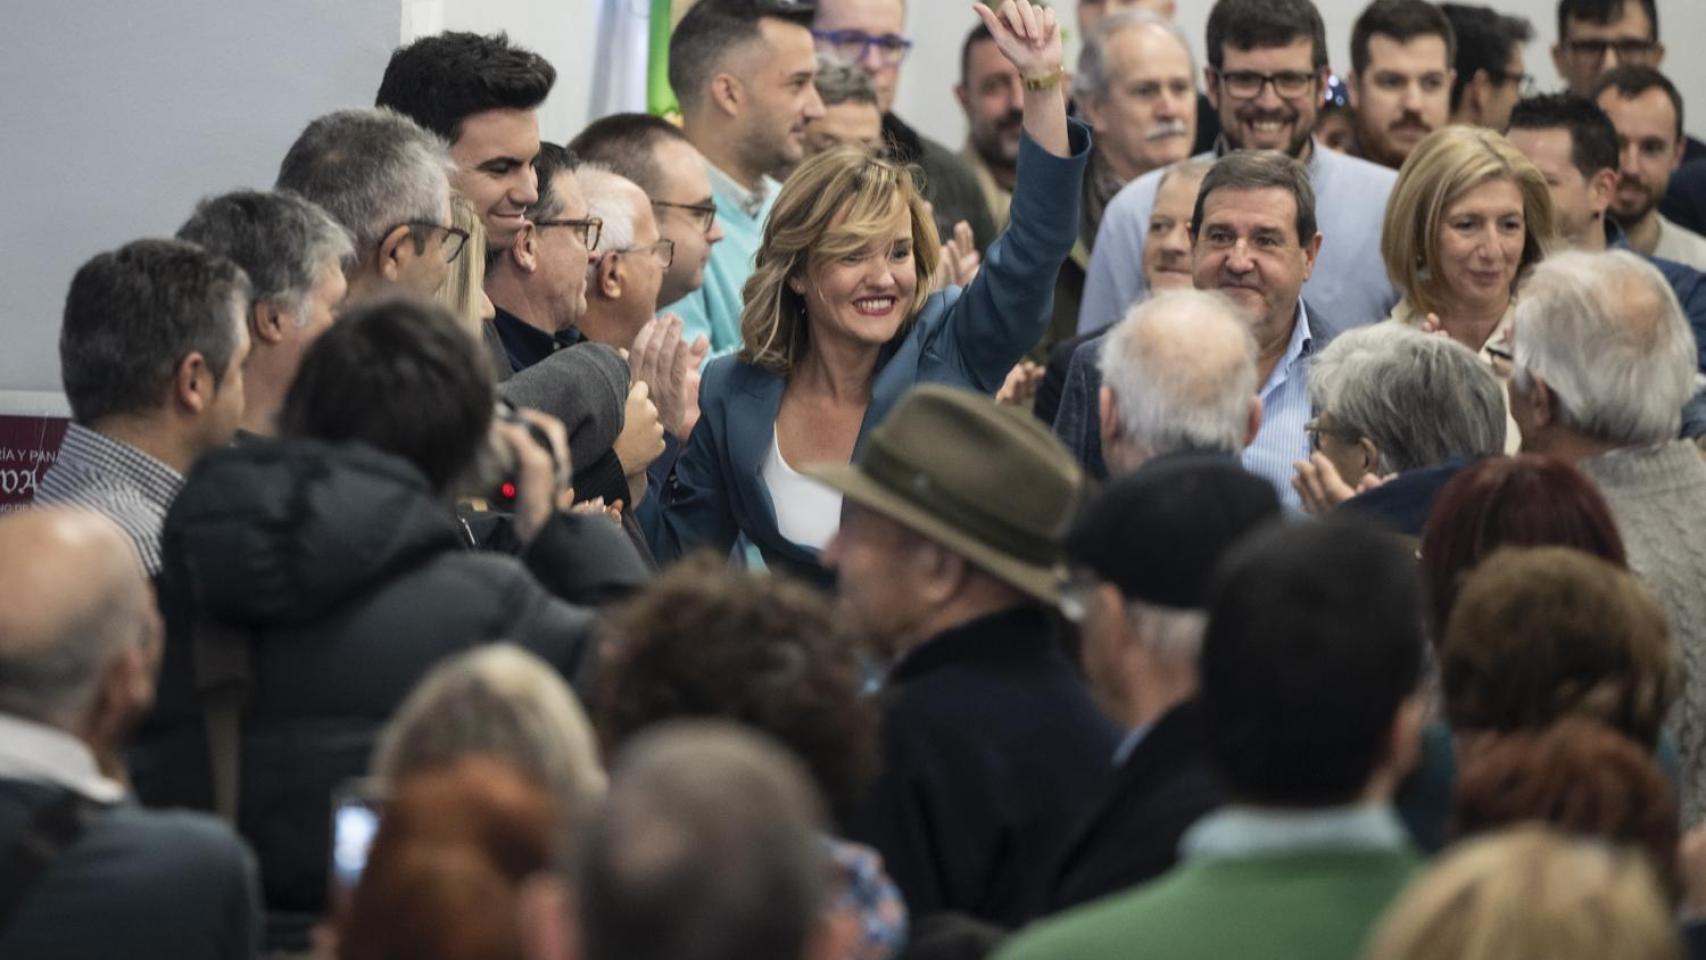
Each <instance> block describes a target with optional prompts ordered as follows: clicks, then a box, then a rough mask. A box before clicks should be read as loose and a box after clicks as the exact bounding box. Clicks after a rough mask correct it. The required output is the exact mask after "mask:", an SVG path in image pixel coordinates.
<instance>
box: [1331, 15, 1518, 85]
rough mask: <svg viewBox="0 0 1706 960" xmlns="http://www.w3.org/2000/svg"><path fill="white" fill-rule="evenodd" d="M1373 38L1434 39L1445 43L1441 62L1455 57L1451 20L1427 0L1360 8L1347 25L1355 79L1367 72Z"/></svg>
mask: <svg viewBox="0 0 1706 960" xmlns="http://www.w3.org/2000/svg"><path fill="white" fill-rule="evenodd" d="M1375 37H1387V38H1389V39H1392V40H1396V41H1397V42H1398V43H1399V44H1408V43H1409V42H1410V41H1411V40H1414V39H1416V38H1417V37H1438V38H1440V39H1441V40H1443V41H1444V42H1445V62H1446V63H1451V62H1452V61H1453V60H1455V59H1456V58H1457V34H1456V33H1455V32H1454V31H1453V30H1452V29H1451V21H1450V20H1448V19H1446V16H1445V13H1444V12H1443V11H1441V10H1440V8H1439V7H1437V6H1435V5H1434V4H1431V3H1428V2H1427V0H1374V2H1373V3H1370V4H1369V5H1368V6H1366V7H1364V8H1363V10H1362V13H1361V14H1359V15H1358V16H1357V18H1356V23H1354V24H1352V25H1351V70H1352V71H1354V72H1355V73H1356V75H1357V76H1358V77H1359V78H1361V77H1364V76H1365V75H1366V74H1367V73H1368V67H1369V60H1370V57H1371V54H1370V53H1369V49H1368V45H1369V41H1370V40H1372V39H1374V38H1375ZM1501 65H1502V64H1501Z"/></svg>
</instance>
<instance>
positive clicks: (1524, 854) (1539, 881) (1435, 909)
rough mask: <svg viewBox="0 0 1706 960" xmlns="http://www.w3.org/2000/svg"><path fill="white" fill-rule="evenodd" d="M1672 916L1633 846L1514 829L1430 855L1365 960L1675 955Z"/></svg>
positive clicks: (1632, 959) (1668, 959) (1660, 958)
mask: <svg viewBox="0 0 1706 960" xmlns="http://www.w3.org/2000/svg"><path fill="white" fill-rule="evenodd" d="M1669 913H1670V911H1669V909H1668V908H1667V906H1666V904H1665V899H1664V895H1663V893H1662V892H1661V890H1660V887H1659V882H1658V879H1657V877H1656V875H1655V874H1654V873H1653V869H1652V867H1651V866H1649V865H1648V863H1647V861H1646V860H1645V858H1644V856H1643V855H1642V854H1641V853H1640V852H1639V851H1636V850H1634V849H1630V848H1624V847H1613V846H1610V845H1608V844H1604V843H1599V842H1594V841H1580V840H1570V839H1566V838H1564V837H1563V836H1561V835H1559V834H1557V833H1554V832H1552V831H1550V830H1548V829H1546V828H1545V827H1540V826H1533V825H1530V826H1522V827H1514V828H1512V829H1509V830H1506V831H1503V832H1500V833H1495V834H1489V835H1488V836H1486V837H1485V838H1483V839H1479V840H1471V841H1467V842H1465V843H1462V844H1459V845H1457V846H1455V847H1453V848H1452V849H1451V850H1450V851H1448V852H1447V853H1446V854H1445V856H1443V857H1441V858H1440V859H1439V860H1437V861H1435V863H1434V866H1433V868H1432V869H1430V870H1428V872H1427V873H1425V874H1423V875H1422V876H1421V877H1420V878H1419V879H1418V880H1416V881H1415V882H1414V883H1412V884H1411V885H1410V886H1409V888H1408V889H1406V890H1405V891H1404V893H1403V894H1402V895H1400V896H1399V897H1398V899H1397V901H1396V902H1394V903H1393V905H1392V907H1391V909H1390V910H1389V911H1388V912H1387V914H1386V917H1385V919H1384V920H1383V921H1382V922H1381V924H1380V927H1379V929H1378V930H1377V932H1376V933H1375V936H1374V939H1373V942H1372V943H1371V945H1370V947H1369V950H1368V953H1367V954H1366V955H1365V958H1364V960H1605V958H1610V957H1615V958H1617V960H1680V958H1681V956H1682V945H1681V942H1680V940H1679V938H1678V936H1677V930H1676V926H1675V924H1674V922H1673V921H1672V920H1671V918H1670V916H1669Z"/></svg>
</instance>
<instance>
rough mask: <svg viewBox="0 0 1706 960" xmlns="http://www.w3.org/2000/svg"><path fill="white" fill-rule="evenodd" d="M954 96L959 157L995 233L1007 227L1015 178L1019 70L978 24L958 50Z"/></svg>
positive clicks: (1021, 96) (1020, 121) (1021, 116)
mask: <svg viewBox="0 0 1706 960" xmlns="http://www.w3.org/2000/svg"><path fill="white" fill-rule="evenodd" d="M954 98H955V99H956V100H958V101H959V102H960V109H962V110H964V111H965V113H966V125H967V127H969V130H968V131H967V133H966V146H965V149H964V150H962V151H960V158H961V159H963V160H964V161H965V162H966V165H967V166H968V167H970V168H971V171H972V173H973V174H975V175H976V177H977V183H978V187H979V188H980V189H982V191H983V200H984V203H986V204H987V205H988V206H989V215H990V216H991V217H993V218H994V219H995V229H996V230H998V231H1000V230H1005V229H1007V211H1008V209H1009V208H1011V207H1012V206H1013V182H1014V180H1015V179H1017V177H1018V174H1019V140H1020V138H1021V134H1022V132H1023V130H1024V125H1025V111H1024V102H1025V88H1024V84H1023V82H1022V81H1021V80H1020V78H1019V69H1018V68H1017V67H1015V66H1013V65H1012V64H1011V63H1008V62H1007V58H1006V57H1004V56H1002V55H1001V51H1000V49H999V48H997V47H996V46H995V38H994V37H992V36H990V34H989V28H988V27H985V26H983V25H982V24H978V26H977V27H976V29H974V30H972V32H971V33H970V34H969V35H968V36H967V37H966V42H965V44H964V45H963V46H962V47H961V48H960V82H959V85H958V86H956V87H955V88H954Z"/></svg>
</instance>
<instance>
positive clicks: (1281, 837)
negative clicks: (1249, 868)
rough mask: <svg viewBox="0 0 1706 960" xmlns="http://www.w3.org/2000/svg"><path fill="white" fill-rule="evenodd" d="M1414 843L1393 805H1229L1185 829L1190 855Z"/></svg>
mask: <svg viewBox="0 0 1706 960" xmlns="http://www.w3.org/2000/svg"><path fill="white" fill-rule="evenodd" d="M1409 845H1410V839H1409V834H1407V833H1405V832H1404V824H1403V822H1402V821H1400V820H1399V819H1398V815H1397V814H1396V813H1394V812H1393V810H1392V808H1391V807H1389V806H1385V805H1381V806H1351V807H1327V808H1324V809H1320V810H1267V809H1256V808H1254V807H1224V808H1222V809H1220V810H1218V811H1216V812H1214V813H1211V814H1209V815H1207V816H1205V817H1203V818H1202V819H1201V820H1198V821H1197V823H1196V825H1195V826H1193V827H1191V828H1190V829H1189V830H1187V831H1185V836H1184V837H1183V838H1182V839H1181V840H1180V841H1179V853H1180V855H1181V856H1182V857H1183V858H1184V859H1186V860H1197V859H1244V858H1248V857H1263V856H1279V855H1283V854H1288V853H1301V852H1304V851H1309V850H1401V849H1404V848H1406V847H1408V846H1409Z"/></svg>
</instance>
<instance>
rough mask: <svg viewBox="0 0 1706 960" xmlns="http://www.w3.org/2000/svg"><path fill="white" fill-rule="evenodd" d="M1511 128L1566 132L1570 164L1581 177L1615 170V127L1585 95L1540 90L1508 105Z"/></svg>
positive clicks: (1584, 178) (1597, 105)
mask: <svg viewBox="0 0 1706 960" xmlns="http://www.w3.org/2000/svg"><path fill="white" fill-rule="evenodd" d="M1510 129H1512V130H1567V131H1569V134H1570V164H1571V165H1572V166H1574V167H1575V168H1576V170H1577V171H1578V172H1580V173H1581V175H1582V179H1583V180H1589V179H1592V178H1593V176H1594V175H1595V174H1597V173H1599V172H1600V171H1601V170H1616V169H1617V128H1616V127H1615V126H1613V125H1612V123H1611V118H1610V117H1608V116H1606V115H1605V111H1604V110H1601V109H1600V108H1599V104H1597V103H1594V102H1593V101H1592V100H1589V99H1588V98H1587V97H1580V96H1577V95H1575V94H1573V93H1543V94H1541V95H1539V96H1537V97H1528V98H1525V99H1523V100H1520V101H1518V102H1517V105H1516V106H1515V107H1513V108H1511V123H1510Z"/></svg>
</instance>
